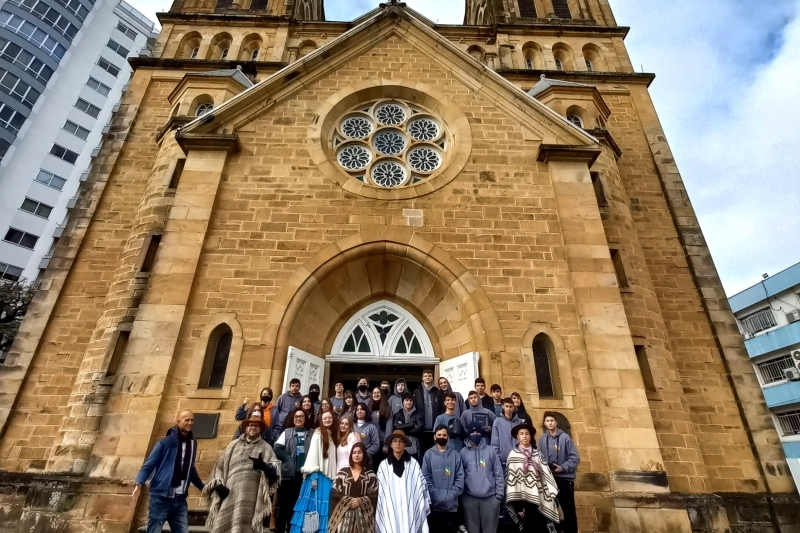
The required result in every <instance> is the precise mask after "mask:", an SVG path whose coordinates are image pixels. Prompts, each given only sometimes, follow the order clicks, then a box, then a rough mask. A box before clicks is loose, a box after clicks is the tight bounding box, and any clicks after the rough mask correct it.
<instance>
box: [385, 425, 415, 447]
mask: <svg viewBox="0 0 800 533" xmlns="http://www.w3.org/2000/svg"><path fill="white" fill-rule="evenodd" d="M394 439H403V442H405V443H406V446H409V447H410V446H411V445H412V444H411V439H409V438H408V436H406V434H405V433H404V432H403V430H402V429H395V430H394V431H392V432H391V433H390V434H389V435H386V440H385V441H384V444H385V445H386V446H387V447H389V446H391V445H392V441H393V440H394Z"/></svg>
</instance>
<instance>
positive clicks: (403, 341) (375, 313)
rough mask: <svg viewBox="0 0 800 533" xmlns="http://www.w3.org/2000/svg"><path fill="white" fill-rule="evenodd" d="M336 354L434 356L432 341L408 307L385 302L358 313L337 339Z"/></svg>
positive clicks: (334, 349)
mask: <svg viewBox="0 0 800 533" xmlns="http://www.w3.org/2000/svg"><path fill="white" fill-rule="evenodd" d="M333 352H334V354H336V355H354V356H376V357H409V356H410V357H433V356H434V355H433V351H432V348H431V344H430V340H429V339H428V336H427V333H426V332H425V330H424V328H423V327H422V326H421V324H420V323H419V321H418V320H417V319H416V318H414V317H413V315H411V314H409V313H408V312H407V311H406V310H405V309H403V308H401V307H399V306H397V305H396V304H393V303H391V302H387V301H382V302H378V303H375V304H372V305H369V306H367V307H365V308H364V309H362V310H361V311H359V312H358V313H356V315H354V316H353V317H352V318H351V319H350V320H349V321H348V322H347V324H345V326H344V327H343V328H342V331H341V332H340V333H339V335H338V336H337V338H336V341H335V342H334V346H333Z"/></svg>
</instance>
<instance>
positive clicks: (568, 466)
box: [536, 429, 581, 479]
mask: <svg viewBox="0 0 800 533" xmlns="http://www.w3.org/2000/svg"><path fill="white" fill-rule="evenodd" d="M536 447H537V448H538V449H539V453H541V454H542V455H543V456H544V459H545V461H547V463H548V464H554V465H558V466H560V467H561V468H562V469H564V471H563V472H561V473H560V474H556V473H555V472H553V475H555V476H556V477H560V478H563V479H575V471H576V470H577V469H578V463H580V462H581V458H580V456H579V455H578V450H577V449H575V443H574V442H572V439H571V438H570V437H569V435H567V434H566V433H564V432H563V431H561V430H560V429H557V430H556V434H555V436H553V435H551V434H550V432H549V431H545V432H544V435H542V436H541V438H540V439H539V443H538V445H537V446H536Z"/></svg>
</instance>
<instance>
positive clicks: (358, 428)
mask: <svg viewBox="0 0 800 533" xmlns="http://www.w3.org/2000/svg"><path fill="white" fill-rule="evenodd" d="M353 429H355V432H356V433H358V436H359V437H360V438H361V442H363V443H364V446H366V447H367V455H368V456H369V459H370V461H371V460H372V458H373V457H374V456H375V454H376V453H378V450H380V449H381V441H380V439H379V438H378V428H377V427H376V426H375V424H373V423H372V409H370V408H369V406H368V405H367V404H365V403H364V402H360V403H359V404H358V405H357V406H356V418H355V422H354V424H353Z"/></svg>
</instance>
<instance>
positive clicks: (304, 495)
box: [290, 472, 333, 533]
mask: <svg viewBox="0 0 800 533" xmlns="http://www.w3.org/2000/svg"><path fill="white" fill-rule="evenodd" d="M315 479H316V480H317V490H311V482H312V481H313V480H315ZM332 486H333V482H332V481H331V480H330V479H328V478H327V477H325V475H324V474H323V473H321V472H314V473H313V474H311V475H309V476H308V477H306V478H305V479H304V480H303V486H302V487H300V497H299V498H298V499H297V503H295V504H294V514H293V515H292V528H291V530H290V533H303V518H304V517H305V514H306V513H309V512H313V511H316V512H317V514H319V533H328V516H329V512H328V507H329V504H330V501H331V488H332Z"/></svg>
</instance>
